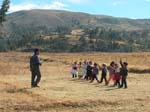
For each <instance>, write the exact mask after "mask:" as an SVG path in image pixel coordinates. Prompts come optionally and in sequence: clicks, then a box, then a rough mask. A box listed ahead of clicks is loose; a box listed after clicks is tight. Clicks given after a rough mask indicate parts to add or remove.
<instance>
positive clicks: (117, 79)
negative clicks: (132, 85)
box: [114, 63, 121, 88]
mask: <svg viewBox="0 0 150 112" xmlns="http://www.w3.org/2000/svg"><path fill="white" fill-rule="evenodd" d="M120 79H121V75H120V68H119V65H118V64H117V63H116V64H115V74H114V86H117V85H118V88H119V87H120Z"/></svg>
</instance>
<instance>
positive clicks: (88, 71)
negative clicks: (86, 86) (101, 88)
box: [86, 61, 93, 80]
mask: <svg viewBox="0 0 150 112" xmlns="http://www.w3.org/2000/svg"><path fill="white" fill-rule="evenodd" d="M92 69H93V67H92V61H89V62H88V65H87V74H86V80H90V78H91V75H92Z"/></svg>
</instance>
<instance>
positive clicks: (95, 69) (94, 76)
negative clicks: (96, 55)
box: [91, 63, 99, 83]
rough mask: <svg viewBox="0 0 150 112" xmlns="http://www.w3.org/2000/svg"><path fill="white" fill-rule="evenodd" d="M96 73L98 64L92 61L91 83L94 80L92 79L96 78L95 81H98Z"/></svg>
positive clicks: (97, 72)
mask: <svg viewBox="0 0 150 112" xmlns="http://www.w3.org/2000/svg"><path fill="white" fill-rule="evenodd" d="M98 74H99V68H98V65H97V63H94V67H93V69H92V77H91V83H92V82H93V81H94V79H96V80H97V82H98V83H99V79H98Z"/></svg>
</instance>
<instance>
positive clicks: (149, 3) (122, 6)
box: [0, 0, 150, 19]
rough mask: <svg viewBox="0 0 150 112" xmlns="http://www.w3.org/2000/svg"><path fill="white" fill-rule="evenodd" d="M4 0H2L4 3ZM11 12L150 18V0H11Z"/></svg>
mask: <svg viewBox="0 0 150 112" xmlns="http://www.w3.org/2000/svg"><path fill="white" fill-rule="evenodd" d="M2 1H3V0H0V3H2ZM10 1H11V5H10V9H9V13H12V12H16V11H20V10H30V9H56V10H67V11H74V12H85V13H90V14H96V15H109V16H114V17H125V18H132V19H147V18H149V19H150V0H10Z"/></svg>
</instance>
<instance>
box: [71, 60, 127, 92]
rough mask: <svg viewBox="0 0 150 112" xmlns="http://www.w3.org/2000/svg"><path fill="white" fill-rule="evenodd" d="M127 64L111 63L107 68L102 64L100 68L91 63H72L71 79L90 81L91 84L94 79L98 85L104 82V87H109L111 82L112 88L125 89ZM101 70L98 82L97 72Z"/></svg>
mask: <svg viewBox="0 0 150 112" xmlns="http://www.w3.org/2000/svg"><path fill="white" fill-rule="evenodd" d="M127 66H128V63H127V62H122V60H120V66H119V64H117V63H115V62H114V61H112V62H111V63H110V65H109V66H107V65H106V64H102V67H100V66H99V65H98V64H97V63H94V64H93V63H92V61H84V62H83V63H82V62H80V63H79V64H78V63H77V62H74V63H73V65H72V69H71V74H72V78H79V79H83V80H87V81H90V83H92V82H93V81H94V80H95V79H96V80H97V82H98V83H102V82H103V80H104V81H105V85H109V83H110V81H111V80H112V81H113V83H114V85H113V86H114V87H115V86H118V88H122V87H124V88H125V89H126V88H127V81H126V79H127V76H128V69H127ZM100 70H101V78H100V80H99V77H98V75H99V71H100ZM108 72H109V78H108V79H107V74H108Z"/></svg>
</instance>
